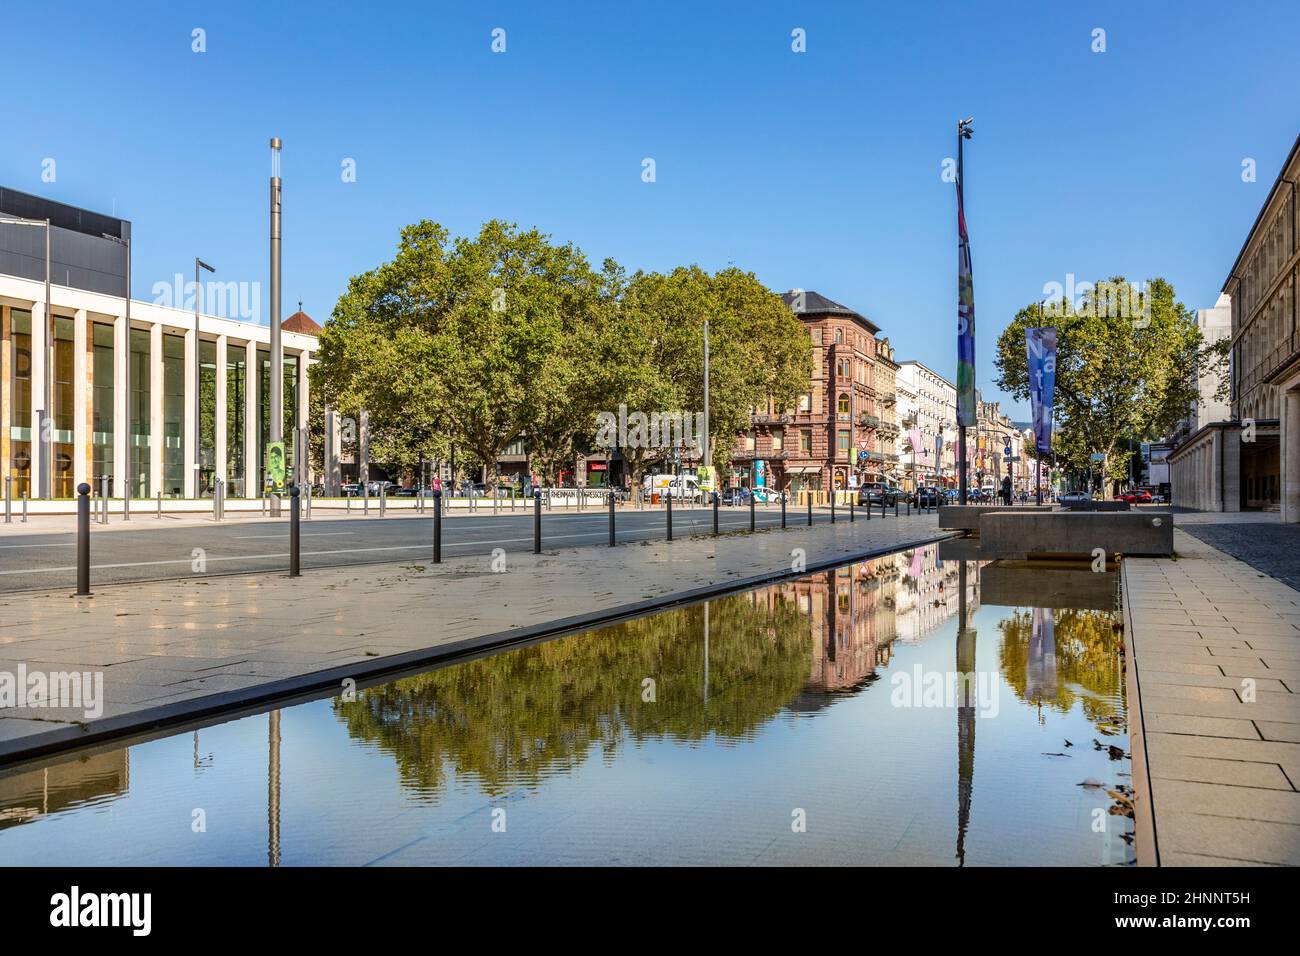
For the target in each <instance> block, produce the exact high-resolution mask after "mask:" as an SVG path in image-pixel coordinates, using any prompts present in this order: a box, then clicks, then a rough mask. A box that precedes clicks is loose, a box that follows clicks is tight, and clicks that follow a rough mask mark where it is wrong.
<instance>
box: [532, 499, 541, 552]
mask: <svg viewBox="0 0 1300 956" xmlns="http://www.w3.org/2000/svg"><path fill="white" fill-rule="evenodd" d="M541 553H542V489H541V488H534V489H533V554H541Z"/></svg>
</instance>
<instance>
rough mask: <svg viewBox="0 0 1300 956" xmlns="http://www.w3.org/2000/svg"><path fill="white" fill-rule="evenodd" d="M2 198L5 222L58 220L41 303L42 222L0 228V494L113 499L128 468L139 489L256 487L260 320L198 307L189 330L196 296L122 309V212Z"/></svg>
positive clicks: (295, 340) (262, 374)
mask: <svg viewBox="0 0 1300 956" xmlns="http://www.w3.org/2000/svg"><path fill="white" fill-rule="evenodd" d="M15 196H17V197H20V199H15V198H14V197H15ZM0 204H3V205H0V219H5V218H15V219H16V218H19V217H21V218H24V219H28V220H32V219H39V220H44V219H46V218H48V219H50V221H51V225H52V229H51V243H50V245H51V256H50V258H51V264H50V276H51V286H50V301H49V302H48V303H47V301H46V291H45V290H46V287H45V282H44V275H45V269H46V263H45V237H44V235H43V234H42V233H43V232H44V227H43V224H42V226H41V227H39V228H37V227H33V226H29V225H24V224H15V223H8V224H3V225H0V264H2V265H3V267H4V268H6V269H11V270H14V271H13V272H10V273H0V491H2V490H3V489H4V488H6V487H7V489H8V493H9V494H10V495H11V496H12V497H13V498H15V499H17V498H20V497H22V496H24V495H27V496H29V497H41V496H42V495H41V492H42V490H47V491H48V496H49V497H53V498H69V497H72V496H73V495H74V494H75V489H76V487H77V485H79V484H80V483H82V482H87V483H91V484H92V485H93V487H94V488H95V491H96V493H97V494H98V493H100V492H101V491H102V490H103V489H104V488H105V487H107V490H108V494H109V495H110V496H112V497H121V496H122V495H123V493H124V491H125V490H126V477H127V474H128V466H129V488H130V493H131V496H132V497H134V498H154V497H156V496H157V495H159V494H161V495H162V496H163V497H185V498H195V497H204V496H209V497H210V496H211V495H212V491H213V488H214V486H215V482H216V481H217V480H221V481H223V482H225V484H226V492H227V495H229V496H247V497H259V496H260V495H261V493H262V487H263V482H262V476H263V475H264V473H265V461H264V457H265V450H266V447H267V443H268V441H269V433H270V406H269V402H268V399H269V395H270V380H271V374H270V372H271V360H270V330H269V329H268V328H267V327H265V326H263V325H258V324H254V323H251V322H242V321H237V320H233V319H229V318H223V317H219V316H214V315H200V318H199V330H198V333H197V334H196V332H195V317H194V312H193V311H192V309H191V310H186V309H183V308H173V307H169V306H163V305H157V304H154V303H149V302H142V301H131V302H130V308H129V315H130V319H129V322H128V319H127V315H128V308H127V299H126V274H127V273H126V268H125V267H126V249H125V246H124V245H122V243H119V242H118V241H116V240H118V239H121V240H122V241H123V242H129V240H130V230H129V224H128V223H123V222H121V221H120V220H113V219H110V218H109V217H104V216H98V215H96V214H93V213H89V212H86V211H84V210H76V209H74V208H73V207H68V206H63V205H62V204H59V203H51V202H49V201H47V200H39V199H37V198H36V197H30V196H24V194H15V193H13V192H12V191H0ZM56 221H58V222H62V223H63V225H62V226H58V227H53V224H54V223H55V222H56ZM114 223H116V224H117V225H113V224H114ZM56 228H57V229H58V230H59V232H62V233H65V234H66V235H64V237H63V238H64V240H66V241H64V242H62V244H61V245H60V243H57V242H56V241H55V239H56V237H57V236H58V235H59V232H56V231H55V229H56ZM78 230H86V231H85V232H78ZM100 233H102V235H100ZM72 235H75V236H76V238H75V239H73V238H70V236H72ZM56 249H60V250H61V251H60V252H59V253H58V256H61V257H62V262H61V264H59V265H56V253H55V250H56ZM33 254H38V255H35V256H34V255H33ZM119 257H120V258H119ZM34 259H38V260H39V266H35V265H33V260H34ZM33 273H36V275H35V276H34V275H33ZM190 294H191V296H192V294H193V290H192V289H191V290H190ZM308 321H309V322H310V320H308ZM302 327H303V326H302V325H301V321H300V320H299V319H298V318H297V317H295V318H291V319H290V320H289V321H286V323H285V324H284V325H283V326H282V329H283V330H284V334H283V336H282V345H283V349H284V441H285V452H286V474H288V475H291V476H292V475H294V470H293V469H294V468H295V466H296V464H297V463H298V462H299V461H302V462H304V466H305V461H306V458H307V456H306V455H303V454H302V453H301V451H300V448H302V447H305V436H306V427H307V410H308V384H307V367H308V365H309V364H310V363H311V361H312V355H313V352H314V351H315V349H316V336H315V335H314V334H307V333H304V332H302V331H294V330H295V329H298V328H302ZM311 327H313V328H314V327H315V325H314V323H312V325H311ZM47 403H48V414H46V406H47ZM196 413H201V414H196ZM42 422H44V423H45V424H44V426H43V425H42ZM128 423H129V424H128ZM304 477H306V476H305V474H304V475H300V476H299V478H300V479H301V478H304ZM105 479H106V481H107V485H105V484H103V481H104V480H105Z"/></svg>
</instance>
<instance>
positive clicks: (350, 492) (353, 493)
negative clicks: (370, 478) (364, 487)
mask: <svg viewBox="0 0 1300 956" xmlns="http://www.w3.org/2000/svg"><path fill="white" fill-rule="evenodd" d="M339 492H340V493H341V494H342V495H343V497H344V498H360V497H361V485H360V484H358V483H357V482H355V481H354V482H352V483H351V484H348V485H341V486H339Z"/></svg>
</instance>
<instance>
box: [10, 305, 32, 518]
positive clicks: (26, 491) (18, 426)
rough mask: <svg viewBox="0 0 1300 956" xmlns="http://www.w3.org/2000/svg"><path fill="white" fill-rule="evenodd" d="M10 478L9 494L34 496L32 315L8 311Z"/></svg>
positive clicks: (13, 310) (24, 312)
mask: <svg viewBox="0 0 1300 956" xmlns="http://www.w3.org/2000/svg"><path fill="white" fill-rule="evenodd" d="M9 325H10V328H9V344H10V347H11V348H12V350H13V351H12V352H11V353H10V364H9V369H10V371H9V397H10V400H9V408H10V414H9V475H10V477H12V478H13V481H12V482H11V483H10V491H11V494H12V495H13V497H15V498H21V497H22V496H23V495H27V496H29V497H30V496H31V493H32V314H31V313H30V312H27V311H24V310H21V309H10V310H9Z"/></svg>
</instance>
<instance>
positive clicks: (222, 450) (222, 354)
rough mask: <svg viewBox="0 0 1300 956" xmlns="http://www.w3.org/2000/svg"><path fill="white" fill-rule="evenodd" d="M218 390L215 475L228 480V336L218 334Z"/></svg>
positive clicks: (214, 434) (214, 437) (214, 431)
mask: <svg viewBox="0 0 1300 956" xmlns="http://www.w3.org/2000/svg"><path fill="white" fill-rule="evenodd" d="M216 374H217V390H216V402H214V403H213V404H214V407H215V411H214V412H213V414H214V415H216V416H217V420H216V428H215V429H214V430H213V449H214V453H215V455H216V461H215V462H214V464H215V465H216V469H215V472H214V474H215V476H216V478H217V479H218V480H220V481H226V480H227V478H226V337H225V336H224V335H218V336H217V373H216Z"/></svg>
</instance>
